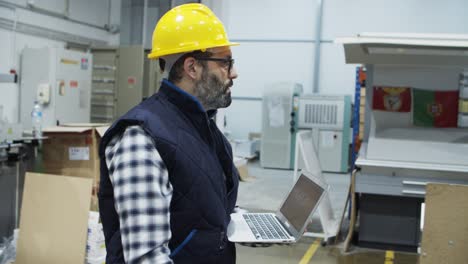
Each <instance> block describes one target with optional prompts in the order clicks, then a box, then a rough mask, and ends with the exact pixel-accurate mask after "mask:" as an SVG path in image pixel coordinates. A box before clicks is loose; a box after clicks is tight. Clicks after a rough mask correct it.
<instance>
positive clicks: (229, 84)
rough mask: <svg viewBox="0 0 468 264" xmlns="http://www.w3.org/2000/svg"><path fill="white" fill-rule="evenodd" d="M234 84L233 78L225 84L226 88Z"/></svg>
mask: <svg viewBox="0 0 468 264" xmlns="http://www.w3.org/2000/svg"><path fill="white" fill-rule="evenodd" d="M233 85H234V82H233V81H232V80H229V82H228V83H227V84H226V85H225V86H224V87H225V88H226V89H227V88H230V87H232V86H233Z"/></svg>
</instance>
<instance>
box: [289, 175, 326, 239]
mask: <svg viewBox="0 0 468 264" xmlns="http://www.w3.org/2000/svg"><path fill="white" fill-rule="evenodd" d="M323 191H324V190H323V188H322V187H320V186H319V185H317V184H316V183H315V182H313V181H312V180H311V179H309V178H308V177H307V176H305V175H304V174H301V176H299V180H297V182H296V184H295V185H294V187H293V188H292V190H291V192H290V193H289V195H288V197H287V198H286V201H284V203H283V206H281V209H280V212H281V213H282V214H283V215H284V217H286V219H287V220H288V221H289V223H291V225H292V226H293V227H294V228H295V229H296V230H297V231H300V230H301V228H302V227H303V226H304V224H305V222H306V221H307V218H309V215H310V213H311V212H312V210H314V208H315V205H316V204H317V203H318V201H319V200H320V197H321V196H322V193H323Z"/></svg>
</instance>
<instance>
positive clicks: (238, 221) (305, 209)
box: [227, 171, 327, 243]
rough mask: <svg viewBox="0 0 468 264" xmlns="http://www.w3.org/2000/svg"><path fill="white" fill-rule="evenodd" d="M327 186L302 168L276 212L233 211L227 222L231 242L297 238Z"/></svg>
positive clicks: (269, 241)
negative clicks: (229, 220)
mask: <svg viewBox="0 0 468 264" xmlns="http://www.w3.org/2000/svg"><path fill="white" fill-rule="evenodd" d="M326 190H327V184H325V183H324V182H322V181H321V180H320V179H319V178H317V177H315V176H314V175H313V174H312V173H310V172H307V171H302V172H301V174H300V176H299V178H298V179H297V181H296V182H295V183H294V186H293V188H292V189H291V190H290V191H289V193H288V195H287V196H286V198H285V199H284V201H283V203H282V204H281V207H280V209H279V210H278V211H277V212H276V213H275V214H273V213H233V214H231V222H230V223H229V226H228V230H227V232H228V239H229V241H231V242H247V243H294V242H297V241H298V240H299V239H300V238H301V236H302V234H303V233H304V229H305V228H306V226H307V223H308V222H309V219H310V218H311V217H312V215H313V213H314V211H315V209H316V208H317V207H318V204H319V203H320V200H321V199H322V197H323V196H324V194H325V192H326Z"/></svg>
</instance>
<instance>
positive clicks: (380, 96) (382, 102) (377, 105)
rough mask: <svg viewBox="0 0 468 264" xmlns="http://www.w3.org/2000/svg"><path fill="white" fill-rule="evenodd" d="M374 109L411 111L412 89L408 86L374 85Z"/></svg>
mask: <svg viewBox="0 0 468 264" xmlns="http://www.w3.org/2000/svg"><path fill="white" fill-rule="evenodd" d="M373 93H374V94H373V96H372V109H373V110H382V111H389V112H410V111H411V89H410V88H408V87H388V86H374V90H373Z"/></svg>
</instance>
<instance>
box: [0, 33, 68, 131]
mask: <svg viewBox="0 0 468 264" xmlns="http://www.w3.org/2000/svg"><path fill="white" fill-rule="evenodd" d="M12 36H13V34H12V33H11V32H10V31H5V30H3V29H0V39H5V40H6V39H9V38H11V37H12ZM11 43H12V42H3V43H1V44H0V45H1V46H2V49H0V50H1V52H0V61H2V62H5V63H0V72H1V73H6V72H9V71H10V69H16V70H17V71H18V73H19V75H20V76H21V72H19V70H20V54H21V52H22V50H23V49H24V48H25V47H30V48H42V47H64V46H65V43H63V42H60V41H54V40H48V39H44V38H38V37H33V36H28V35H24V34H19V33H17V34H16V45H15V47H13V48H12V45H11ZM11 53H14V55H13V56H12V55H11ZM12 58H13V61H12ZM7 62H9V63H7ZM37 67H42V65H41V62H40V61H39V62H38V64H37ZM0 93H1V96H0V105H3V115H4V116H5V117H6V118H7V119H8V120H9V121H10V122H17V121H18V115H19V93H20V87H19V85H18V83H0ZM31 104H32V102H31Z"/></svg>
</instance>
